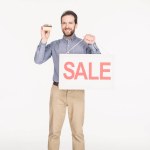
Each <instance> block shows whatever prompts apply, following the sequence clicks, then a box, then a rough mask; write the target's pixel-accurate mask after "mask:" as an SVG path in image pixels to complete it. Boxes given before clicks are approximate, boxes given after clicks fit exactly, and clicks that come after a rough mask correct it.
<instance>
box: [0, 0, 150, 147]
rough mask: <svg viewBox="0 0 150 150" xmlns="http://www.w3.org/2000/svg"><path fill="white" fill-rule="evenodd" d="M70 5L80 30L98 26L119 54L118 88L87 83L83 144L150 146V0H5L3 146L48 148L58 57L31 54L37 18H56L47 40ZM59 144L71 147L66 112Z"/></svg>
mask: <svg viewBox="0 0 150 150" xmlns="http://www.w3.org/2000/svg"><path fill="white" fill-rule="evenodd" d="M67 9H71V10H73V11H75V12H76V13H77V14H78V17H79V25H78V29H77V31H76V35H77V36H79V37H81V38H82V37H83V36H84V35H85V34H86V33H91V34H94V35H95V36H96V38H97V40H96V42H97V45H98V46H99V48H100V49H101V52H102V53H103V54H113V55H114V56H115V62H114V63H115V70H114V72H115V75H114V77H115V79H114V88H113V89H111V90H89V91H86V104H85V105H86V112H85V124H84V133H85V142H86V150H149V149H150V67H149V64H150V58H149V57H150V56H149V55H150V52H149V51H150V44H149V43H150V42H149V41H150V1H149V0H105V1H104V0H97V1H96V0H91V1H88V0H52V1H51V0H5V1H2V0H1V1H0V41H1V44H0V149H1V150H46V149H47V138H48V121H49V119H48V117H49V115H48V113H49V111H48V109H49V94H50V87H51V84H52V75H53V63H52V60H49V61H47V62H46V63H45V64H43V65H36V64H35V63H34V61H33V58H34V53H35V50H36V47H37V45H38V43H39V41H40V26H41V25H42V24H45V23H51V24H52V25H53V30H52V33H51V38H50V41H52V40H55V39H58V38H61V37H62V33H61V28H60V16H61V14H62V12H63V11H65V10H67ZM50 41H49V42H50ZM60 150H71V132H70V127H69V123H68V118H67V116H66V120H65V123H64V126H63V130H62V135H61V145H60Z"/></svg>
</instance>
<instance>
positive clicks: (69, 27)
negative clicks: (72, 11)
mask: <svg viewBox="0 0 150 150" xmlns="http://www.w3.org/2000/svg"><path fill="white" fill-rule="evenodd" d="M74 19H75V18H74V16H72V15H66V16H63V17H62V20H61V29H62V32H63V33H64V35H65V36H67V37H70V36H72V35H73V34H74V32H75V28H76V26H77V25H76V24H75V20H74Z"/></svg>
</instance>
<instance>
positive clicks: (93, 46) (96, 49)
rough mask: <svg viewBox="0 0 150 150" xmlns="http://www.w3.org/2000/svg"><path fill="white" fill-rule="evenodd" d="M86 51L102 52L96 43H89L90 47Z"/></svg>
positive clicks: (92, 52) (91, 52)
mask: <svg viewBox="0 0 150 150" xmlns="http://www.w3.org/2000/svg"><path fill="white" fill-rule="evenodd" d="M86 53H87V54H101V52H100V50H99V48H98V47H97V45H96V43H94V44H90V45H88V47H87V48H86Z"/></svg>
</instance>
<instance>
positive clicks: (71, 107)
mask: <svg viewBox="0 0 150 150" xmlns="http://www.w3.org/2000/svg"><path fill="white" fill-rule="evenodd" d="M67 106H68V116H69V122H70V127H71V131H72V145H73V150H85V148H84V135H83V130H82V126H83V121H84V90H59V88H58V86H55V85H52V88H51V96H50V124H49V138H48V150H59V144H60V134H61V129H62V126H63V122H64V119H65V113H66V107H67Z"/></svg>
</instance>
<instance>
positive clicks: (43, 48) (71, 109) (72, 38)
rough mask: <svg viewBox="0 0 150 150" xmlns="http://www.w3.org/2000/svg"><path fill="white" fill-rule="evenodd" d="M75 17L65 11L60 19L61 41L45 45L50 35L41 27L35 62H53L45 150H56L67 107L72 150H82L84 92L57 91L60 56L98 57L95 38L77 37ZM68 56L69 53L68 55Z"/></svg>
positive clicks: (57, 149) (73, 14)
mask: <svg viewBox="0 0 150 150" xmlns="http://www.w3.org/2000/svg"><path fill="white" fill-rule="evenodd" d="M77 19H78V18H77V15H76V14H75V13H74V12H73V11H65V12H64V13H63V14H62V16H61V28H62V32H63V34H64V36H63V38H62V39H59V40H56V41H53V42H51V43H50V44H48V45H46V43H47V40H48V38H49V35H50V32H49V31H48V32H45V31H44V30H43V26H42V27H41V41H40V44H39V45H38V47H37V51H36V53H35V58H34V60H35V63H37V64H42V63H43V62H45V61H47V60H48V59H49V58H50V57H51V56H52V58H53V63H54V75H53V81H54V82H53V85H52V88H51V96H50V124H49V138H48V150H59V143H60V134H61V129H62V125H63V122H64V118H65V112H66V107H68V116H69V122H70V127H71V131H72V144H73V150H84V149H85V146H84V135H83V129H82V127H83V121H84V90H59V88H58V85H59V54H65V53H71V54H96V53H97V54H100V51H99V49H98V48H97V46H96V44H95V37H94V36H93V35H90V34H86V35H85V36H84V39H83V40H81V39H80V38H78V37H76V35H75V29H76V28H77ZM68 57H69V54H68Z"/></svg>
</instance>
